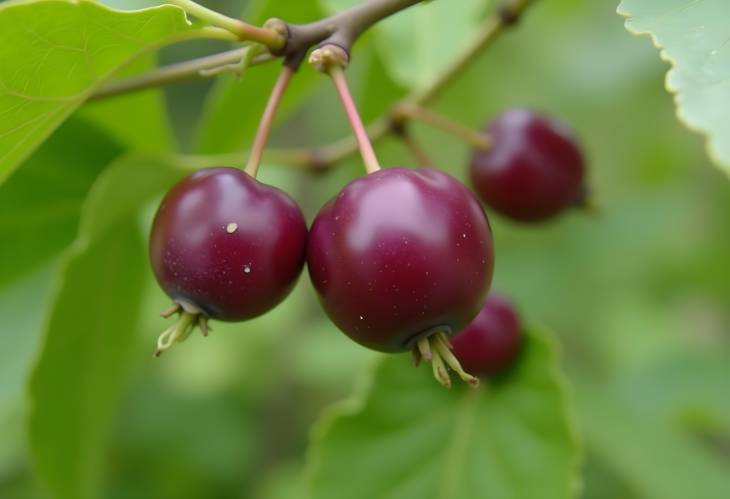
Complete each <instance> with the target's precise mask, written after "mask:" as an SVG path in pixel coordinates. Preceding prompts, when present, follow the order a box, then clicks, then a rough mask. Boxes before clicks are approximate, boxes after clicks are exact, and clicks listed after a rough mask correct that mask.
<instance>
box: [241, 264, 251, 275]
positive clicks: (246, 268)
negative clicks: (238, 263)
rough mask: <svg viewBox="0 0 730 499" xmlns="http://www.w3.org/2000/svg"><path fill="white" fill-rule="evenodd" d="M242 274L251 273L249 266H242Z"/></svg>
mask: <svg viewBox="0 0 730 499" xmlns="http://www.w3.org/2000/svg"><path fill="white" fill-rule="evenodd" d="M243 273H244V274H250V273H251V266H250V265H244V266H243Z"/></svg>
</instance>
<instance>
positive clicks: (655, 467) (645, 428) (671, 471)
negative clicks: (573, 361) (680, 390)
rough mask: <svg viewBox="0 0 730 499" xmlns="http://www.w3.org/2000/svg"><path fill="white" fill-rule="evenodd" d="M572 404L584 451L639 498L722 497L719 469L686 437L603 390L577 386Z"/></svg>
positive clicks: (726, 480)
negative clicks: (574, 403) (577, 418)
mask: <svg viewBox="0 0 730 499" xmlns="http://www.w3.org/2000/svg"><path fill="white" fill-rule="evenodd" d="M577 402H578V409H579V414H580V418H581V425H582V430H583V432H584V434H585V437H586V442H587V444H588V446H589V448H590V449H591V450H592V451H593V452H594V453H595V454H597V455H598V457H600V458H601V461H602V462H603V463H605V465H606V466H608V467H609V468H611V469H612V470H613V471H614V473H616V474H617V475H618V476H619V477H621V478H622V479H623V481H624V482H625V483H626V484H627V485H629V486H630V487H631V488H633V489H634V490H635V491H636V492H637V493H638V494H639V495H640V497H643V498H646V499H686V498H688V497H701V498H702V499H723V498H726V497H727V491H728V487H730V475H728V472H727V469H726V467H725V465H724V463H723V462H722V461H721V460H720V459H719V458H717V457H714V456H712V455H711V454H710V453H709V452H708V451H707V450H705V449H704V448H702V447H701V445H700V444H699V443H698V442H696V441H695V440H693V439H692V438H690V435H687V434H685V433H683V432H681V431H680V430H679V429H678V428H676V427H674V426H672V425H670V424H669V423H667V422H666V421H662V420H659V419H657V418H652V417H645V416H643V415H642V414H641V413H637V412H636V411H634V410H632V408H631V407H630V406H629V405H628V404H626V403H625V402H624V401H622V400H621V399H617V398H616V397H613V396H612V395H611V393H610V390H607V389H606V387H605V386H603V385H585V386H581V389H580V390H579V391H578V397H577Z"/></svg>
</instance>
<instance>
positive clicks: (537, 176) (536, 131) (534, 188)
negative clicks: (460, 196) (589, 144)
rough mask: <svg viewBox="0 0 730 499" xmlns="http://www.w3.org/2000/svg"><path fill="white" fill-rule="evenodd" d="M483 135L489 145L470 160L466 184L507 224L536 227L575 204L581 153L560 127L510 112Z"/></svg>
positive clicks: (580, 182)
mask: <svg viewBox="0 0 730 499" xmlns="http://www.w3.org/2000/svg"><path fill="white" fill-rule="evenodd" d="M486 131H487V133H488V134H489V135H490V137H491V142H492V145H491V147H490V148H489V149H488V150H486V151H475V152H474V154H473V155H472V158H471V180H472V184H473V185H474V188H475V190H476V191H477V193H478V194H479V195H480V197H481V198H482V199H483V200H484V202H485V203H486V204H487V205H489V206H490V207H492V208H493V209H494V210H496V211H497V212H499V213H501V214H503V215H505V216H507V217H510V218H512V219H515V220H519V221H522V222H537V221H541V220H545V219H548V218H551V217H554V216H555V215H557V214H559V213H560V212H562V211H563V210H565V209H567V208H569V207H571V206H576V205H578V204H580V202H581V201H582V198H583V197H584V196H585V186H584V183H583V182H584V178H583V177H584V170H585V167H584V160H583V154H582V152H581V149H580V147H579V145H578V144H577V142H576V139H575V137H574V135H573V134H572V132H571V131H570V130H569V129H568V128H567V127H566V126H565V125H564V124H562V123H560V122H558V121H556V120H553V119H550V118H547V117H544V116H540V115H538V114H535V113H533V112H531V111H528V110H525V109H511V110H508V111H506V112H504V113H502V114H501V115H499V116H498V117H497V118H496V119H495V120H494V121H493V122H492V123H491V124H490V125H489V126H488V127H487V129H486Z"/></svg>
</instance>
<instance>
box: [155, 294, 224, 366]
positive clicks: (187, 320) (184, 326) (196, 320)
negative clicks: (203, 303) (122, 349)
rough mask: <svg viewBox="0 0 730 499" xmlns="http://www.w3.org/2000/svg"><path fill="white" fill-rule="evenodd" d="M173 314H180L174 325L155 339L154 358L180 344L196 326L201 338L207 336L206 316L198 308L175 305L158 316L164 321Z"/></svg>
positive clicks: (187, 305) (208, 329)
mask: <svg viewBox="0 0 730 499" xmlns="http://www.w3.org/2000/svg"><path fill="white" fill-rule="evenodd" d="M174 314H180V316H179V317H178V318H177V320H176V321H175V324H173V325H172V326H170V327H168V328H167V329H165V330H164V331H163V332H162V334H160V336H159V337H158V338H157V348H156V349H155V353H154V356H155V357H159V356H160V355H162V352H165V351H167V350H169V349H170V347H172V346H173V345H174V344H175V343H182V342H183V341H185V340H186V339H188V336H190V334H191V333H192V332H193V331H194V330H195V327H196V326H197V327H198V328H199V329H200V332H201V333H202V335H203V336H208V332H209V331H210V327H208V316H207V315H205V314H204V313H203V312H202V311H201V310H200V309H199V308H198V307H195V306H194V305H190V304H187V303H184V304H182V303H175V304H174V305H173V306H171V307H170V308H168V309H167V310H165V311H164V312H162V313H161V314H160V315H161V316H162V317H164V318H165V319H167V318H169V317H172V315H174Z"/></svg>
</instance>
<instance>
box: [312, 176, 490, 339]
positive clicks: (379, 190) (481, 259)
mask: <svg viewBox="0 0 730 499" xmlns="http://www.w3.org/2000/svg"><path fill="white" fill-rule="evenodd" d="M493 263H494V252H493V247H492V233H491V229H490V227H489V222H488V221H487V218H486V216H485V214H484V211H483V210H482V208H481V206H480V205H479V202H478V201H477V199H476V198H475V197H474V195H473V194H472V193H471V192H470V191H469V190H468V189H467V188H466V187H465V186H464V185H462V184H461V183H460V182H458V181H457V180H456V179H454V178H453V177H451V176H449V175H447V174H445V173H443V172H440V171H438V170H433V169H427V168H422V169H415V170H411V169H406V168H387V169H383V170H379V171H377V172H375V173H371V174H369V175H367V176H365V177H361V178H359V179H357V180H355V181H353V182H351V183H349V184H348V185H347V186H346V187H345V188H344V189H343V190H342V191H341V192H340V193H339V195H338V196H337V197H335V198H333V199H332V200H330V201H329V202H328V203H327V204H326V205H325V206H324V207H323V208H322V209H321V210H320V212H319V214H318V215H317V218H316V219H315V220H314V223H313V225H312V228H311V231H310V239H309V244H308V252H307V264H308V268H309V274H310V277H311V279H312V283H313V284H314V287H315V288H316V290H317V292H318V293H319V297H320V300H321V303H322V306H323V307H324V309H325V311H326V312H327V314H328V315H329V317H330V318H331V319H332V321H333V322H334V323H335V324H336V325H337V326H338V327H339V328H340V329H341V330H342V331H344V332H345V334H347V335H348V336H349V337H350V338H352V339H353V340H355V341H356V342H358V343H360V344H361V345H364V346H366V347H368V348H372V349H374V350H379V351H383V352H401V351H406V350H409V349H414V348H415V347H416V345H417V343H419V340H421V339H422V338H427V337H429V336H431V335H434V334H436V333H443V334H447V335H449V334H451V333H452V332H454V331H459V330H461V329H462V328H464V327H465V326H466V325H467V324H468V323H469V322H470V321H471V320H472V319H473V318H474V316H475V315H476V314H477V313H478V311H479V310H480V309H481V307H482V305H483V304H484V300H485V298H486V294H487V292H488V290H489V285H490V283H491V280H492V269H493Z"/></svg>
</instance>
